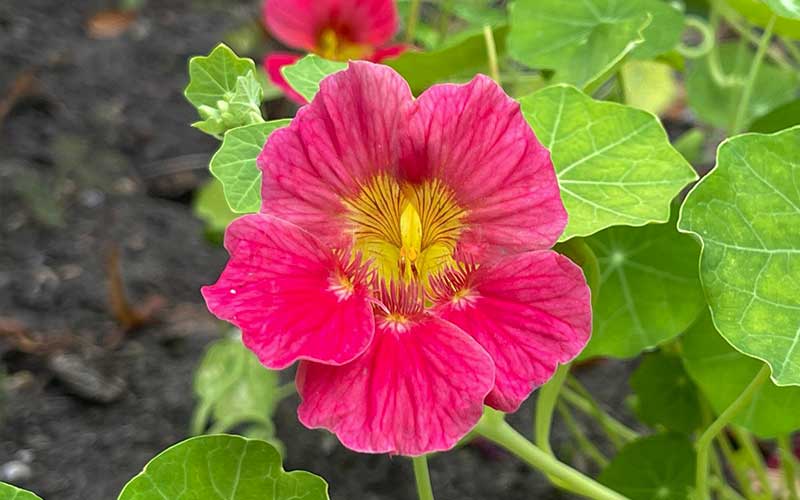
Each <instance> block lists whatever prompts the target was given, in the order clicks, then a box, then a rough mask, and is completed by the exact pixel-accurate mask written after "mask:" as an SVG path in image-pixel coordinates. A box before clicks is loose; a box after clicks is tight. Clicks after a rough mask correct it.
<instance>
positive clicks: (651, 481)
mask: <svg viewBox="0 0 800 500" xmlns="http://www.w3.org/2000/svg"><path fill="white" fill-rule="evenodd" d="M696 461H697V457H696V456H695V453H694V448H693V447H692V444H691V443H690V442H689V440H688V438H686V437H685V436H682V435H680V434H661V435H656V436H647V437H644V438H641V439H637V440H636V441H633V442H631V443H628V444H627V445H625V446H624V447H623V448H622V449H621V450H620V451H619V453H617V456H615V457H614V459H613V460H612V461H611V463H610V464H608V466H607V467H606V468H605V469H604V470H603V472H602V473H601V474H600V477H599V480H600V482H601V483H603V484H605V485H606V486H608V487H610V488H612V489H614V490H616V491H617V492H619V493H621V494H623V495H625V496H627V497H629V498H630V499H631V500H686V499H687V498H689V494H690V491H691V490H692V489H693V487H694V474H695V463H696Z"/></svg>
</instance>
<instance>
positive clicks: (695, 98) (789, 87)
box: [686, 42, 800, 128]
mask: <svg viewBox="0 0 800 500" xmlns="http://www.w3.org/2000/svg"><path fill="white" fill-rule="evenodd" d="M719 57H720V62H721V64H722V70H723V71H724V72H725V74H727V75H731V76H732V77H738V78H740V79H743V78H745V77H746V75H747V73H748V72H749V71H750V67H751V65H752V63H753V57H754V53H753V51H752V50H751V49H750V48H749V47H748V46H747V44H746V43H745V42H739V43H737V42H730V43H723V44H721V45H720V46H719ZM799 82H800V80H799V79H798V75H797V74H796V73H794V72H791V71H783V70H781V69H780V68H778V67H777V66H775V65H773V64H771V63H770V62H769V61H764V62H762V64H761V68H760V69H759V72H758V76H757V77H756V80H755V87H754V88H755V89H757V91H756V92H753V95H752V98H751V99H750V102H749V106H748V108H747V111H746V115H745V124H749V123H751V122H752V121H753V120H754V119H755V118H758V117H760V116H763V115H765V114H767V113H769V112H770V111H771V110H773V109H775V108H776V107H778V106H780V105H781V104H784V103H786V102H788V101H791V100H792V99H793V98H794V97H795V95H796V92H797V86H798V83H799ZM686 91H687V93H688V97H689V107H690V108H691V109H692V111H693V112H694V113H696V114H697V115H698V117H699V118H700V119H701V120H702V121H704V122H707V123H710V124H711V125H714V126H715V127H719V128H729V127H730V126H731V123H732V122H733V120H734V118H735V116H736V110H737V108H738V107H739V101H740V99H741V95H742V91H743V85H735V86H730V87H724V86H720V85H719V84H718V83H717V82H716V81H715V80H714V77H713V76H712V74H711V69H710V67H709V61H708V56H706V57H705V58H703V59H697V60H695V61H694V64H693V65H692V67H691V68H690V69H689V71H688V73H687V81H686Z"/></svg>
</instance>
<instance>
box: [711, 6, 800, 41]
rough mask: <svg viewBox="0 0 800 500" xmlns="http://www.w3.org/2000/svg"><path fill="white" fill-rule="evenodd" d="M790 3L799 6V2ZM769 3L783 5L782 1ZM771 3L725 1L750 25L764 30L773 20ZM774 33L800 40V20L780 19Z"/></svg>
mask: <svg viewBox="0 0 800 500" xmlns="http://www.w3.org/2000/svg"><path fill="white" fill-rule="evenodd" d="M765 1H766V0H765ZM788 1H792V2H793V3H794V5H795V6H796V5H797V0H788ZM769 2H773V5H774V4H777V3H781V0H777V1H776V0H769ZM769 2H767V3H764V2H763V1H761V0H725V3H726V4H727V5H730V6H731V7H733V8H734V9H736V10H737V11H738V12H739V14H741V15H742V16H744V18H745V19H747V20H748V21H749V22H750V23H752V24H755V25H756V26H760V27H762V28H763V27H765V26H766V25H767V24H768V23H769V21H770V19H771V18H772V14H773V11H772V9H771V8H770V6H769V5H768V3H769ZM775 12H776V13H777V14H778V15H779V16H783V14H781V13H780V12H778V11H777V10H776V11H775ZM772 31H773V32H774V33H775V34H777V35H781V36H785V37H789V38H793V39H795V40H800V20H797V19H790V18H789V17H778V19H777V20H776V21H775V26H774V27H773V29H772Z"/></svg>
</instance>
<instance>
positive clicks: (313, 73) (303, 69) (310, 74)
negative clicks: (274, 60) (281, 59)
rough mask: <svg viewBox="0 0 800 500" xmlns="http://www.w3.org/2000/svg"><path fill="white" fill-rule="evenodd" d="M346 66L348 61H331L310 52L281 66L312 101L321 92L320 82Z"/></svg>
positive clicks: (287, 77)
mask: <svg viewBox="0 0 800 500" xmlns="http://www.w3.org/2000/svg"><path fill="white" fill-rule="evenodd" d="M345 68H347V63H343V62H338V61H329V60H327V59H323V58H321V57H319V56H316V55H314V54H309V55H307V56H305V57H304V58H302V59H300V60H299V61H297V62H296V63H294V64H290V65H289V66H284V67H283V68H281V72H282V73H283V76H284V78H286V81H287V82H289V85H291V86H292V88H293V89H294V90H296V91H297V93H298V94H300V95H301V96H303V97H305V98H306V99H307V100H308V101H311V100H312V99H314V96H315V95H317V92H319V82H321V81H322V80H323V79H324V78H325V77H326V76H328V75H332V74H333V73H336V72H337V71H341V70H343V69H345Z"/></svg>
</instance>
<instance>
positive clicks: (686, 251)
mask: <svg viewBox="0 0 800 500" xmlns="http://www.w3.org/2000/svg"><path fill="white" fill-rule="evenodd" d="M674 220H675V219H673V222H671V223H669V224H652V225H649V226H645V227H643V228H627V227H617V228H611V229H607V230H605V231H603V232H601V233H598V234H596V235H594V236H592V237H590V238H587V239H586V242H587V243H588V245H589V246H590V247H592V249H593V250H594V252H595V254H596V255H597V259H598V261H599V262H600V269H601V277H600V294H599V295H598V297H597V299H596V300H595V301H594V308H593V316H594V329H593V332H592V338H591V339H590V340H589V344H588V345H587V346H586V349H585V350H584V351H583V353H582V354H581V357H583V358H588V357H591V356H614V357H630V356H635V355H637V354H639V353H640V352H642V351H643V350H646V349H652V348H654V347H656V346H657V345H659V344H661V343H663V342H665V341H667V340H669V339H672V338H674V337H676V336H677V335H680V334H681V333H682V332H683V331H684V330H685V329H686V328H687V327H688V326H689V325H691V324H692V322H693V321H694V320H695V318H697V316H698V314H700V312H701V311H702V308H703V306H704V301H703V289H702V287H701V285H700V279H699V277H698V275H697V261H698V258H699V255H700V248H699V246H698V245H697V244H696V243H695V242H694V241H692V238H690V237H688V236H686V235H683V234H680V233H679V232H678V231H677V230H676V229H675V226H674Z"/></svg>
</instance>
